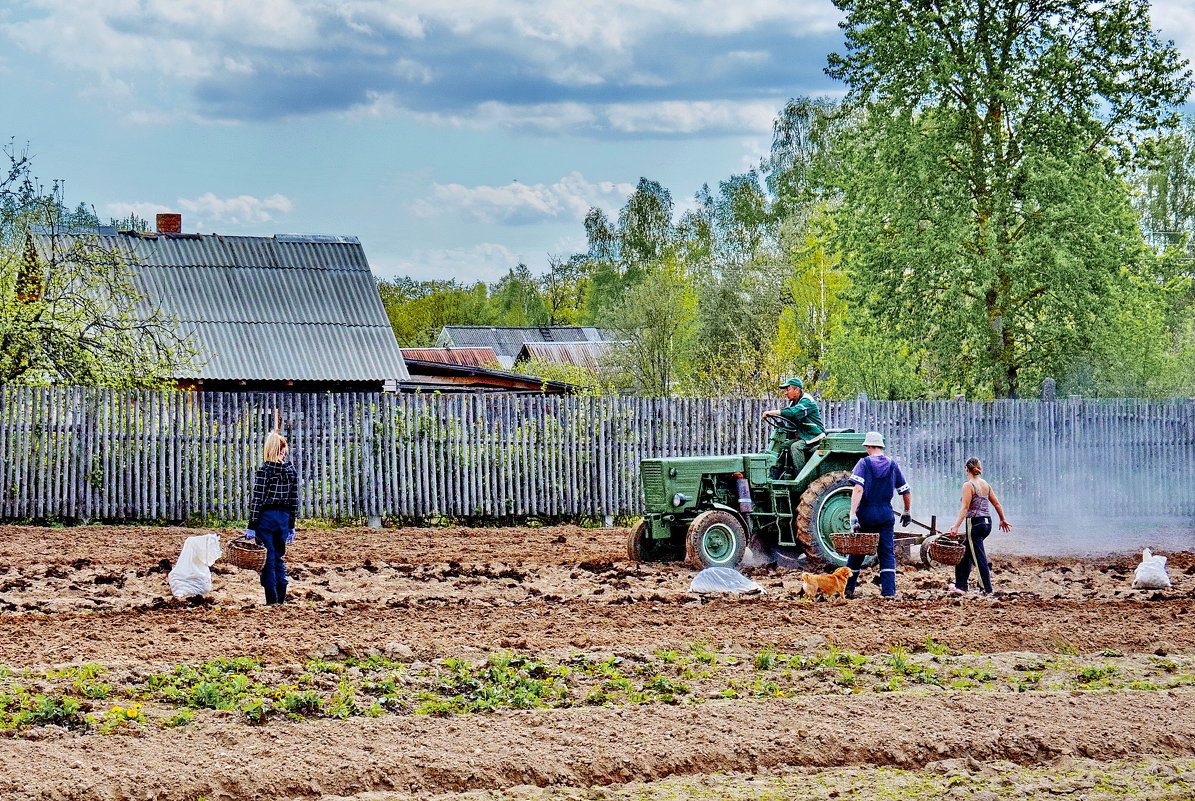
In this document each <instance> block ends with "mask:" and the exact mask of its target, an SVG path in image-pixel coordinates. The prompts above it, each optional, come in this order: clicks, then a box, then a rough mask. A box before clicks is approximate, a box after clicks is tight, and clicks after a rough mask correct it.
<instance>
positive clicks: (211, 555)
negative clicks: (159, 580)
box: [166, 534, 220, 598]
mask: <svg viewBox="0 0 1195 801" xmlns="http://www.w3.org/2000/svg"><path fill="white" fill-rule="evenodd" d="M219 558H220V538H219V537H218V536H217V535H215V534H199V535H196V536H194V537H187V541H186V542H184V543H183V550H182V552H181V553H180V554H179V555H178V561H177V562H175V564H174V569H173V570H171V571H170V575H169V576H167V577H166V580H167V581H169V582H170V593H171V594H172V595H173V596H174V597H175V598H186V597H187V596H190V595H207V594H208V593H209V592H211V591H212V571H211V570H209V568H210V567H211V566H212V565H213V564H214V563H215V561H216V560H217V559H219Z"/></svg>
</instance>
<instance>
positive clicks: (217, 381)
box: [34, 215, 409, 391]
mask: <svg viewBox="0 0 1195 801" xmlns="http://www.w3.org/2000/svg"><path fill="white" fill-rule="evenodd" d="M164 217H168V218H169V217H173V218H174V221H173V222H174V224H173V226H169V227H167V226H164V225H163V221H162V218H164ZM167 223H168V224H169V221H167ZM163 228H165V230H163ZM171 228H173V230H174V231H178V230H180V228H181V225H180V222H179V220H178V216H177V215H159V230H158V231H156V232H152V233H144V232H136V231H116V229H115V228H112V227H111V226H100V227H99V229H97V230H94V231H89V232H88V234H87V235H88V236H89V237H92V238H94V239H95V241H96V245H97V246H98V247H100V248H104V249H108V250H113V251H120V252H124V253H126V254H127V256H128V258H129V262H130V267H131V269H132V273H133V281H134V283H135V285H136V287H137V290H138V293H139V294H140V295H142V300H141V301H140V302H139V303H138V309H139V310H142V311H146V312H148V311H150V310H152V309H154V308H158V309H161V310H162V311H163V312H164V313H165V314H167V315H169V316H170V317H172V318H174V319H176V320H177V321H178V325H179V332H180V334H182V335H184V336H187V337H189V338H190V340H191V342H192V344H193V345H194V346H195V347H196V348H197V350H198V351H199V358H198V359H197V360H196V363H197V367H196V368H194V369H192V370H190V371H188V372H187V373H186V374H183V375H179V376H176V377H175V378H176V380H177V383H178V385H179V386H180V387H184V388H195V389H206V390H216V391H221V390H223V391H250V390H283V391H285V390H295V391H299V390H307V391H319V390H333V391H337V390H339V391H381V390H383V389H389V390H393V389H395V388H397V385H398V383H399V382H401V381H404V380H406V379H407V378H408V377H409V375H408V373H407V368H406V365H405V363H404V361H403V356H402V352H401V350H400V349H399V347H398V342H397V341H396V340H395V338H394V331H393V329H392V328H391V327H390V322H389V320H388V319H387V317H386V312H385V309H384V308H383V307H382V300H381V297H380V296H379V294H378V290H377V283H376V282H375V280H374V277H373V274H372V273H371V272H370V269H369V263H368V262H367V261H366V258H365V251H364V249H363V248H362V247H361V243H360V241H358V239H357V238H356V237H353V236H320V235H306V234H277V235H274V236H224V235H220V234H184V233H177V232H176V233H171V232H170V230H171ZM78 235H79V234H78V233H70V234H66V236H78ZM59 236H60V237H61V236H63V235H62V234H61V233H60V234H59ZM34 242H35V246H36V247H37V248H38V249H39V251H41V252H43V253H45V252H48V249H49V248H51V247H53V244H52V237H51V236H50V235H49V234H48V233H47V232H44V231H43V232H40V233H38V234H37V235H35V237H34ZM59 246H60V247H61V245H59Z"/></svg>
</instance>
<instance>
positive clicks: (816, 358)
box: [773, 214, 849, 390]
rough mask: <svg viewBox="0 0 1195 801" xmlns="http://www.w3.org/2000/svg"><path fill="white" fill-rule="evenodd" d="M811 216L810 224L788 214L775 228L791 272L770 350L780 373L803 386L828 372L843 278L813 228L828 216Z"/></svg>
mask: <svg viewBox="0 0 1195 801" xmlns="http://www.w3.org/2000/svg"><path fill="white" fill-rule="evenodd" d="M812 219H813V220H815V221H816V222H815V223H814V224H812V225H811V224H807V222H808V221H807V220H805V219H801V218H799V217H796V216H794V218H792V219H791V220H790V226H791V227H789V226H786V227H785V228H784V229H783V230H782V232H781V242H782V244H783V245H784V246H785V248H784V249H785V251H786V252H787V253H788V255H789V258H790V259H791V261H792V272H791V274H790V275H789V277H788V281H787V296H786V298H785V300H786V304H785V306H784V308H783V309H782V310H781V312H780V320H779V326H778V330H777V337H776V340H775V342H774V345H773V352H774V358H775V359H776V361H777V364H778V365H780V372H781V373H783V374H786V375H802V376H804V378H805V379H806V386H807V388H808V389H810V390H817V389H819V386H820V383H821V382H822V381H823V380H825V379H826V378H827V377H829V374H830V371H829V360H828V353H829V348H830V344H831V341H832V340H833V339H834V338H835V336H836V335H837V334H838V333H839V332H840V331H841V329H842V328H843V326H844V325H845V319H846V315H847V311H848V308H847V303H846V299H845V295H846V289H847V287H848V286H849V280H848V278H847V274H846V270H845V269H844V268H843V266H842V263H841V259H840V258H839V256H838V254H836V253H833V252H831V251H830V250H828V249H827V247H826V237H825V235H824V234H822V233H821V232H820V231H819V229H820V228H821V227H822V226H823V225H829V224H830V222H831V221H830V218H829V216H828V215H825V214H823V216H821V217H818V218H812Z"/></svg>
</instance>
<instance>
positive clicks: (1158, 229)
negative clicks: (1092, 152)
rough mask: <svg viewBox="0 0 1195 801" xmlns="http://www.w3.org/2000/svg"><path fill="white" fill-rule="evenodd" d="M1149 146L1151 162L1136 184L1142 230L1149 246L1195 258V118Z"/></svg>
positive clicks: (1189, 119)
mask: <svg viewBox="0 0 1195 801" xmlns="http://www.w3.org/2000/svg"><path fill="white" fill-rule="evenodd" d="M1151 144H1152V146H1153V147H1152V150H1151V154H1152V155H1153V156H1154V163H1153V164H1152V165H1150V168H1148V169H1145V170H1142V171H1141V172H1140V173H1139V174H1138V175H1137V176H1136V181H1135V183H1136V189H1137V193H1138V194H1137V196H1136V201H1135V205H1136V207H1137V210H1138V211H1139V212H1140V214H1141V227H1142V228H1143V230H1144V231H1145V235H1146V239H1147V240H1148V241H1149V243H1150V244H1151V245H1154V246H1155V247H1158V248H1174V249H1177V250H1179V251H1180V252H1181V253H1182V255H1183V256H1185V257H1186V258H1195V118H1191V117H1188V118H1186V120H1185V124H1184V125H1183V127H1182V128H1181V130H1179V131H1177V132H1175V133H1174V134H1172V135H1170V136H1165V137H1162V138H1160V139H1159V140H1158V141H1157V142H1154V143H1151Z"/></svg>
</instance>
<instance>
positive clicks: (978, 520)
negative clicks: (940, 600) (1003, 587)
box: [946, 456, 1012, 595]
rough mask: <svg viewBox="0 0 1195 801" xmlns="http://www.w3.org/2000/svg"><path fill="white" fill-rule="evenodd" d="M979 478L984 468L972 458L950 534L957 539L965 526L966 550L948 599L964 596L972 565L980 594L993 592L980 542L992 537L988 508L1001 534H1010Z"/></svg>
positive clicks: (988, 486) (997, 505) (1001, 511)
mask: <svg viewBox="0 0 1195 801" xmlns="http://www.w3.org/2000/svg"><path fill="white" fill-rule="evenodd" d="M982 474H983V465H982V464H980V463H979V460H978V459H976V458H975V457H974V456H972V457H971V458H970V459H968V460H967V463H966V465H965V466H964V475H966V477H967V480H966V481H965V482H964V483H963V504H962V507H961V508H960V509H959V513H958V520H956V521H954V525H953V526H951V527H950V533H951V534H955V535H957V534H958V533H959V527H960V526H962V525H963V524H964V523H966V529H965V532H964V538H963V542H964V544H965V545H966V548H967V552H966V554H965V555H964V556H963V559H962V561H961V562H959V563H958V564H957V565H955V568H954V583H953V584H951V585H950V586H949V587H947V588H946V590H947V592H949V593H950V594H951V595H964V594H965V593H966V592H967V579H968V578H970V576H971V566H972V565H974V566H975V567H977V568H979V583H980V584H981V585H983V591H984V592H985V593H989V594H990V593H991V592H992V571H991V565H990V564H989V563H988V555H987V551H986V550H985V548H984V546H983V541H984V540H985V539H986V538H987V536H988V535H989V534H991V533H992V512H991V507H995V509H996V512H997V514H999V515H1000V530H1001V531H1011V530H1012V525H1011V524H1010V523H1009V522H1008V520H1006V519H1005V517H1004V509H1003V507H1001V506H1000V501H998V500H996V493H995V492H993V491H992V485H991V484H989V483H988V482H986V481H984V480H983V479H982V478H980V476H981V475H982Z"/></svg>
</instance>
